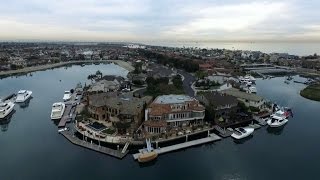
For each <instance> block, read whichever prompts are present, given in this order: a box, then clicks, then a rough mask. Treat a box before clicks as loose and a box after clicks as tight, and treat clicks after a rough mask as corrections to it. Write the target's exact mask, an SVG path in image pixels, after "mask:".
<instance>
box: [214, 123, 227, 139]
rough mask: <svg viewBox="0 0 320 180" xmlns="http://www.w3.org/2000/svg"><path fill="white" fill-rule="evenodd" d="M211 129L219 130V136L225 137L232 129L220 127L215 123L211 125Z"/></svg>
mask: <svg viewBox="0 0 320 180" xmlns="http://www.w3.org/2000/svg"><path fill="white" fill-rule="evenodd" d="M213 129H214V130H216V131H218V132H219V136H221V137H223V138H226V137H229V136H231V134H232V131H230V130H228V129H222V128H221V127H220V126H218V125H215V126H213Z"/></svg>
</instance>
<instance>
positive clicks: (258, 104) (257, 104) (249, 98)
mask: <svg viewBox="0 0 320 180" xmlns="http://www.w3.org/2000/svg"><path fill="white" fill-rule="evenodd" d="M221 92H222V93H225V94H228V95H231V96H234V97H236V98H237V99H238V100H239V101H241V102H243V103H244V104H245V105H246V106H247V107H254V108H258V109H263V108H264V107H265V100H264V99H263V98H262V97H260V96H258V95H256V94H249V93H246V92H242V91H240V90H238V89H235V88H230V89H226V90H223V91H221Z"/></svg>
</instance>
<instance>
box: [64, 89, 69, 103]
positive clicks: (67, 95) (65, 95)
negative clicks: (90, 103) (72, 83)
mask: <svg viewBox="0 0 320 180" xmlns="http://www.w3.org/2000/svg"><path fill="white" fill-rule="evenodd" d="M70 99H71V92H70V91H65V92H64V95H63V100H64V101H69V100H70Z"/></svg>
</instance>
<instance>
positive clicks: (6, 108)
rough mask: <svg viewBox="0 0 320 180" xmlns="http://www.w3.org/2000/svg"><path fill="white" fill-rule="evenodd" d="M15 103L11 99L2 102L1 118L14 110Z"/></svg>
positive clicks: (0, 104) (0, 105)
mask: <svg viewBox="0 0 320 180" xmlns="http://www.w3.org/2000/svg"><path fill="white" fill-rule="evenodd" d="M13 108H14V103H13V102H11V101H8V102H0V119H3V118H5V117H7V116H8V115H9V114H10V113H11V112H12V110H13Z"/></svg>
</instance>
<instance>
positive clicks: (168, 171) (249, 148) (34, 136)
mask: <svg viewBox="0 0 320 180" xmlns="http://www.w3.org/2000/svg"><path fill="white" fill-rule="evenodd" d="M96 70H100V71H102V72H103V73H104V74H106V73H108V74H118V75H125V74H126V73H127V72H126V71H125V70H124V69H122V68H119V67H117V66H114V65H90V66H85V67H80V66H73V67H71V68H68V69H67V70H65V69H64V68H58V69H54V70H47V71H42V72H36V73H33V76H32V77H30V76H28V77H26V76H21V77H17V78H15V77H13V78H6V79H2V80H0V95H1V96H4V95H7V94H9V93H12V92H16V91H18V90H19V89H21V88H23V89H30V90H32V91H33V92H34V95H33V96H34V98H33V99H32V100H31V101H30V104H29V106H28V107H27V108H24V109H22V108H20V107H19V106H16V108H15V109H16V113H15V114H14V115H13V117H12V119H11V121H10V123H9V124H8V127H7V130H6V131H0V160H1V163H0V177H1V178H0V179H138V178H141V179H152V180H155V179H173V178H178V179H196V178H198V179H311V178H313V179H318V171H319V170H318V169H319V167H320V154H319V150H320V143H319V141H318V139H319V138H320V131H319V126H320V121H319V115H318V113H319V110H320V103H319V102H314V101H310V100H307V99H304V98H302V97H300V96H299V90H300V89H302V88H303V87H304V85H301V84H293V83H292V84H290V85H287V84H285V83H283V81H284V79H283V78H275V79H271V80H264V81H262V80H258V81H257V89H258V91H259V94H260V95H262V96H264V97H266V98H267V99H269V100H272V101H276V102H277V103H279V104H280V105H286V106H290V107H292V108H293V110H294V118H293V119H291V120H290V121H289V123H288V124H287V125H286V126H285V127H284V128H283V129H282V130H280V131H276V132H274V131H273V132H270V131H268V130H267V128H262V129H260V130H258V131H256V132H255V133H254V135H253V137H252V138H251V139H248V140H247V141H245V142H243V143H242V144H236V143H235V142H234V141H233V140H232V139H231V138H228V139H224V140H222V141H220V142H216V143H213V144H207V145H203V146H198V147H193V148H189V149H186V150H183V151H178V152H173V153H169V154H165V155H161V156H160V157H159V159H158V160H157V161H156V162H155V164H153V165H150V166H144V167H141V166H139V164H138V163H137V162H135V161H134V160H133V158H132V156H131V155H129V156H127V157H126V158H125V159H123V160H118V159H115V158H112V157H109V156H106V155H102V154H99V153H96V152H93V151H90V150H86V149H83V148H80V147H78V146H75V145H73V144H71V143H70V142H68V141H67V140H66V139H64V138H63V137H62V136H61V135H59V134H58V133H57V127H56V126H55V125H54V123H53V122H52V121H51V120H50V117H49V114H50V110H51V104H52V103H53V102H55V101H58V100H60V99H61V98H62V95H63V91H64V90H66V89H70V88H72V87H73V86H74V85H75V84H76V83H78V82H79V81H82V82H84V81H85V80H86V77H87V75H88V74H90V73H94V72H96ZM60 79H61V80H62V81H61V82H60V81H59V80H60ZM2 128H4V129H3V130H5V129H6V128H5V126H4V125H2Z"/></svg>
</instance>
